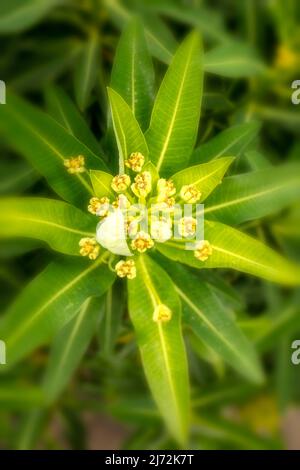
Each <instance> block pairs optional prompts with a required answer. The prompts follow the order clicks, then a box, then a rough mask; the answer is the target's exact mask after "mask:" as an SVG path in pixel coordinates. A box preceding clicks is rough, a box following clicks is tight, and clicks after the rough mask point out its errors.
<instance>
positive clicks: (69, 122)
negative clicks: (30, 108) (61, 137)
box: [45, 86, 101, 155]
mask: <svg viewBox="0 0 300 470" xmlns="http://www.w3.org/2000/svg"><path fill="white" fill-rule="evenodd" d="M45 97H46V102H47V108H48V110H49V113H50V114H51V116H52V117H53V118H54V119H55V120H56V121H57V122H58V123H59V124H60V125H61V126H63V127H64V128H65V129H66V130H67V131H68V132H69V134H71V135H73V136H74V137H76V138H77V139H78V140H80V141H81V142H82V143H83V144H84V145H86V146H87V147H88V148H89V149H90V150H91V151H92V152H94V153H95V154H96V155H99V154H100V153H101V149H100V144H99V143H98V142H97V139H96V138H95V136H94V134H93V133H92V131H91V130H90V128H89V126H88V125H87V123H86V121H85V120H84V119H83V117H82V115H81V114H80V112H79V111H78V109H77V108H76V106H75V105H74V103H73V102H72V100H71V99H70V98H69V96H68V95H67V94H66V93H65V92H64V90H63V89H62V88H59V87H55V86H51V87H48V88H47V89H46V93H45Z"/></svg>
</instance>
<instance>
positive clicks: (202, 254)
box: [194, 240, 213, 261]
mask: <svg viewBox="0 0 300 470" xmlns="http://www.w3.org/2000/svg"><path fill="white" fill-rule="evenodd" d="M212 251H213V250H212V247H211V244H210V243H209V241H207V240H201V241H200V242H198V243H197V246H196V250H195V251H194V255H195V257H196V258H197V259H199V260H200V261H206V260H207V259H208V258H209V257H210V256H211V255H212Z"/></svg>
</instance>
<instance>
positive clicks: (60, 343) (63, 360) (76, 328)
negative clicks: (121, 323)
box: [43, 297, 102, 403]
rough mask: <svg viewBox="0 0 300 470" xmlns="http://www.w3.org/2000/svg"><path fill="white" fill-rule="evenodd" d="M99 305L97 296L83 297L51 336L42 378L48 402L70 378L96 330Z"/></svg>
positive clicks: (99, 311)
mask: <svg viewBox="0 0 300 470" xmlns="http://www.w3.org/2000/svg"><path fill="white" fill-rule="evenodd" d="M101 308H102V300H101V299H99V298H97V297H94V298H89V299H87V300H86V301H85V302H84V303H83V304H82V306H81V308H80V310H79V312H78V313H77V315H76V316H75V317H74V318H72V319H71V321H69V322H68V323H67V324H66V325H65V326H64V327H63V328H62V330H61V331H60V332H59V334H58V335H57V337H56V338H55V340H54V342H53V345H52V349H51V352H50V357H49V363H48V366H47V369H46V372H45V376H44V381H43V391H44V396H45V397H46V400H47V402H48V403H52V402H53V401H54V400H55V399H56V398H57V397H58V396H59V394H60V393H61V392H62V391H63V389H64V388H65V386H66V385H67V384H68V382H69V380H71V377H72V375H73V373H74V371H75V369H76V368H77V366H78V365H79V363H80V360H81V358H82V357H83V355H84V353H85V352H86V350H87V348H88V346H89V343H90V342H91V339H92V337H93V335H94V334H95V332H96V328H97V323H98V322H99V319H100V313H101Z"/></svg>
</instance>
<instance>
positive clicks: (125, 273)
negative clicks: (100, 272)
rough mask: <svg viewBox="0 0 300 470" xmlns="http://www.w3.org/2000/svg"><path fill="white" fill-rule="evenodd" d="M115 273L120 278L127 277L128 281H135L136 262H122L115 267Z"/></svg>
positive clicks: (130, 260)
mask: <svg viewBox="0 0 300 470" xmlns="http://www.w3.org/2000/svg"><path fill="white" fill-rule="evenodd" d="M115 271H116V273H117V276H119V277H127V279H134V278H135V277H136V267H135V262H134V261H133V260H132V259H129V260H126V261H124V260H121V261H119V262H118V263H117V264H116V266H115Z"/></svg>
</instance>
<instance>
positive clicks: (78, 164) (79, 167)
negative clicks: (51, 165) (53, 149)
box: [64, 155, 85, 175]
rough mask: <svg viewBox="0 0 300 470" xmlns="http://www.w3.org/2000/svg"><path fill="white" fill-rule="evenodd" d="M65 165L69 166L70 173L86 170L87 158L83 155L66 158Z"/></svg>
mask: <svg viewBox="0 0 300 470" xmlns="http://www.w3.org/2000/svg"><path fill="white" fill-rule="evenodd" d="M64 166H65V167H66V168H67V171H68V173H70V174H72V175H73V174H78V173H83V172H84V171H85V159H84V156H83V155H78V157H71V158H67V159H65V160H64Z"/></svg>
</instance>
